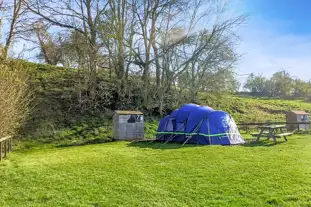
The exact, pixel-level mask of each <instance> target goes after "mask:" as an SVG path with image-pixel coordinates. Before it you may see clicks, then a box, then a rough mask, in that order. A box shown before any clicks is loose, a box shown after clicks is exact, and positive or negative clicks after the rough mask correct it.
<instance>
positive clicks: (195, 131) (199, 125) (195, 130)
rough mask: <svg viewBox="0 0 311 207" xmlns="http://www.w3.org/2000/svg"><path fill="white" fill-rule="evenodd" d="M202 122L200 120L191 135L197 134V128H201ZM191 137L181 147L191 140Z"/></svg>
mask: <svg viewBox="0 0 311 207" xmlns="http://www.w3.org/2000/svg"><path fill="white" fill-rule="evenodd" d="M202 122H203V119H202V120H201V122H200V123H199V124H198V126H197V127H196V128H195V129H194V130H193V133H192V134H195V133H197V131H198V130H199V128H200V127H201V125H202ZM192 136H193V135H191V136H189V137H188V138H187V139H186V141H185V142H184V143H183V144H182V145H181V146H184V145H185V144H186V143H187V142H188V141H189V140H190V139H191V138H192Z"/></svg>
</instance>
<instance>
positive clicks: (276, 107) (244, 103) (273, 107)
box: [200, 96, 311, 123]
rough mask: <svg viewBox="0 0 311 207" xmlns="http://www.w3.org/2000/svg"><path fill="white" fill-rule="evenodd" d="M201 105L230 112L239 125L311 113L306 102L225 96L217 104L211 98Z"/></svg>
mask: <svg viewBox="0 0 311 207" xmlns="http://www.w3.org/2000/svg"><path fill="white" fill-rule="evenodd" d="M200 103H201V104H203V105H205V104H206V105H210V106H212V107H213V108H215V109H219V110H224V111H227V112H229V113H230V114H231V115H232V116H233V117H234V119H235V120H236V122H238V123H241V122H245V123H250V122H266V121H267V120H271V121H286V116H285V115H286V112H287V111H289V110H304V111H306V112H309V113H311V103H310V102H307V101H304V100H283V99H268V98H258V97H250V96H245V97H238V96H224V97H222V98H219V99H217V100H216V101H215V102H213V101H210V99H209V98H202V99H201V101H200Z"/></svg>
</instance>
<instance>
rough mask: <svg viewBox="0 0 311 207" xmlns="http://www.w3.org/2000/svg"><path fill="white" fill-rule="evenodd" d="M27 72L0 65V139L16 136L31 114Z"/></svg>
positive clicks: (4, 64)
mask: <svg viewBox="0 0 311 207" xmlns="http://www.w3.org/2000/svg"><path fill="white" fill-rule="evenodd" d="M31 97H32V95H31V91H30V90H29V86H28V77H27V70H26V69H25V68H23V67H22V66H21V65H19V64H14V66H13V65H10V64H9V63H0V137H3V136H7V135H14V134H15V133H16V131H17V129H18V128H19V127H20V126H21V124H22V123H23V122H24V120H25V118H26V117H27V115H28V114H29V112H30V107H29V103H30V101H31Z"/></svg>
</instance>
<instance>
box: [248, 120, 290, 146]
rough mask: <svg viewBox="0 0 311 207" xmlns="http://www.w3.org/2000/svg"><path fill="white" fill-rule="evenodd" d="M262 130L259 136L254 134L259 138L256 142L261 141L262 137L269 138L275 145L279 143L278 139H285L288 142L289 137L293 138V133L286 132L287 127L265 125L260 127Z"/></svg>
mask: <svg viewBox="0 0 311 207" xmlns="http://www.w3.org/2000/svg"><path fill="white" fill-rule="evenodd" d="M258 128H259V129H260V131H259V133H258V134H252V135H253V136H255V137H257V139H256V142H258V141H259V139H260V138H261V137H267V138H268V139H270V138H272V139H273V141H274V142H275V143H277V141H276V138H282V137H283V138H284V140H285V141H287V138H286V137H287V136H291V135H292V134H293V133H290V132H285V131H284V129H285V128H286V125H283V124H282V125H281V124H280V125H264V126H260V127H258Z"/></svg>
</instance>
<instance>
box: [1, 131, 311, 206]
mask: <svg viewBox="0 0 311 207" xmlns="http://www.w3.org/2000/svg"><path fill="white" fill-rule="evenodd" d="M269 143H271V142H269ZM0 170H1V174H0V185H1V191H0V206H271V205H272V206H295V205H296V206H311V139H310V138H309V137H308V136H294V137H291V138H290V140H289V142H287V143H282V144H278V145H269V144H267V143H262V144H261V145H246V146H233V147H222V146H201V147H199V146H186V147H183V148H180V147H179V145H175V144H167V145H162V144H158V143H155V144H147V143H135V144H134V143H128V142H112V143H107V144H97V145H87V146H79V147H64V148H55V147H50V148H40V147H39V148H37V149H32V150H28V151H24V150H18V151H15V152H13V153H12V154H10V158H9V159H8V160H5V161H3V162H1V163H0Z"/></svg>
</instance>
